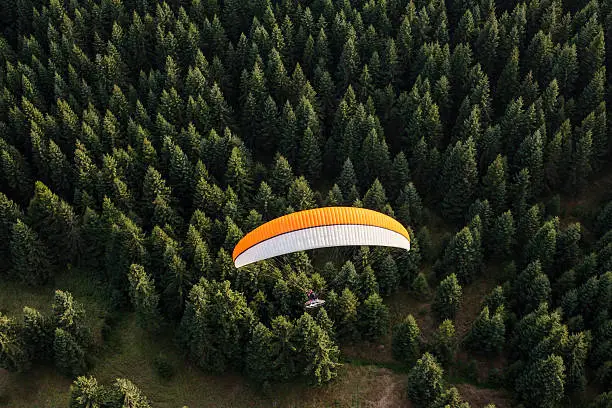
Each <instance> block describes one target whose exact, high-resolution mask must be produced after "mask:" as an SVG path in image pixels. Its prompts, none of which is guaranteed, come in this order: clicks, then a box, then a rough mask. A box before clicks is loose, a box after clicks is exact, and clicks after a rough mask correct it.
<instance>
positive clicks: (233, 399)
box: [0, 314, 406, 408]
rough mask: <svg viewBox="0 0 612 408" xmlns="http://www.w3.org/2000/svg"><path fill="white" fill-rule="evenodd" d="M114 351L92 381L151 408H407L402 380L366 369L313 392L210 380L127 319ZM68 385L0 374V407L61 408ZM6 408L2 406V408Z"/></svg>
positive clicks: (56, 379)
mask: <svg viewBox="0 0 612 408" xmlns="http://www.w3.org/2000/svg"><path fill="white" fill-rule="evenodd" d="M113 333H115V336H116V338H115V339H113V344H114V345H115V347H114V349H113V350H106V351H104V352H102V353H101V354H100V355H99V356H98V360H99V361H98V363H97V364H96V366H95V367H94V368H93V369H92V371H91V373H90V374H92V375H94V376H95V377H96V378H97V379H98V381H99V382H100V383H105V384H106V383H110V382H112V381H114V379H116V378H119V377H125V378H129V379H130V380H131V381H132V382H134V383H135V384H136V385H137V386H138V387H139V388H140V389H141V390H142V391H143V392H144V393H145V394H146V395H147V396H148V397H149V399H150V400H151V402H152V405H153V406H154V407H182V406H184V405H186V406H188V407H191V408H193V407H219V408H223V407H296V408H297V407H338V408H340V407H396V406H397V407H399V406H406V402H405V401H406V397H405V383H406V375H405V374H401V373H399V374H398V373H396V372H394V371H393V370H391V369H388V368H384V367H377V366H372V365H367V364H350V363H349V364H344V365H343V366H342V367H340V369H339V372H338V378H337V379H336V381H334V382H332V383H331V384H328V385H324V386H322V387H318V388H312V387H310V386H308V385H307V384H305V383H302V382H294V383H289V384H282V385H275V386H272V387H271V388H270V389H269V390H267V391H266V392H262V391H261V390H260V389H259V387H257V386H256V385H255V384H252V383H250V382H248V381H246V380H245V379H244V378H243V377H241V376H239V375H236V374H234V375H232V374H224V375H208V374H206V373H204V372H202V371H201V370H200V369H198V368H197V367H195V366H193V365H192V364H190V363H189V362H187V361H185V360H184V359H183V358H182V357H181V356H180V353H179V351H178V350H177V348H176V346H175V345H174V344H173V342H172V340H171V339H170V338H167V337H166V336H152V335H150V334H148V333H146V332H144V331H143V330H141V329H140V328H139V327H138V326H137V324H136V319H135V316H134V315H133V314H129V315H126V316H124V317H123V318H122V319H121V321H120V322H119V323H118V324H117V326H116V327H115V329H114V331H113ZM162 351H163V352H164V353H165V354H166V356H167V357H168V358H169V360H170V361H172V363H173V364H174V366H175V369H176V374H175V376H174V377H172V378H171V379H169V380H163V379H161V378H159V377H158V375H157V373H156V372H155V369H154V366H153V360H154V358H155V356H157V354H158V353H159V352H162ZM70 382H71V381H70V380H69V379H67V378H64V377H62V376H60V375H59V374H57V373H56V372H55V371H54V370H53V369H51V368H39V367H37V368H36V369H35V370H34V372H33V373H28V374H19V375H17V374H9V373H8V372H6V371H0V406H10V407H14V408H26V407H34V406H36V407H40V408H51V407H66V406H67V404H68V400H69V387H70ZM7 404H8V405H7Z"/></svg>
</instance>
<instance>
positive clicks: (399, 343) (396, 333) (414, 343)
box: [392, 314, 422, 366]
mask: <svg viewBox="0 0 612 408" xmlns="http://www.w3.org/2000/svg"><path fill="white" fill-rule="evenodd" d="M421 342H422V341H421V330H420V329H419V326H418V325H417V322H416V320H415V319H414V317H413V316H412V315H411V314H409V315H408V316H406V318H405V319H404V320H403V321H402V322H401V323H398V324H397V325H395V327H394V328H393V340H392V351H393V358H394V359H396V360H398V361H401V362H402V363H405V364H407V365H408V366H412V365H413V364H414V363H415V362H416V360H417V359H418V358H419V356H420V355H421V353H420V350H421Z"/></svg>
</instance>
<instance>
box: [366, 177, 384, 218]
mask: <svg viewBox="0 0 612 408" xmlns="http://www.w3.org/2000/svg"><path fill="white" fill-rule="evenodd" d="M385 204H387V196H386V194H385V189H384V187H383V186H382V184H381V183H380V181H379V180H378V179H375V180H374V182H373V183H372V186H371V187H370V189H369V190H368V191H367V192H366V194H365V196H364V197H363V205H364V206H365V207H366V208H369V209H372V210H376V211H382V210H383V208H384V206H385Z"/></svg>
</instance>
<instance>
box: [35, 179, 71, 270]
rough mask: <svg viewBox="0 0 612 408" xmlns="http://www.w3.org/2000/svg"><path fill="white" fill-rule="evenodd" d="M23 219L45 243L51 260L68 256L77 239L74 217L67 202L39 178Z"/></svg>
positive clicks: (62, 259)
mask: <svg viewBox="0 0 612 408" xmlns="http://www.w3.org/2000/svg"><path fill="white" fill-rule="evenodd" d="M27 219H28V224H29V225H30V226H31V227H32V229H33V230H34V231H36V232H37V233H38V234H39V236H40V237H41V239H44V242H45V243H46V244H47V245H48V247H49V249H50V251H51V254H53V259H54V260H56V261H58V262H68V261H70V260H72V258H73V256H74V255H75V251H76V249H77V245H78V240H79V236H78V234H79V231H78V223H77V217H76V215H75V214H74V210H73V209H72V207H71V206H70V205H69V204H68V203H67V202H65V201H63V200H62V199H60V198H59V197H58V196H57V195H55V194H54V193H53V192H51V190H49V188H48V187H47V186H45V185H44V184H43V183H41V182H39V181H37V182H36V184H35V187H34V197H33V198H32V200H31V201H30V204H29V206H28V211H27ZM51 254H50V255H51Z"/></svg>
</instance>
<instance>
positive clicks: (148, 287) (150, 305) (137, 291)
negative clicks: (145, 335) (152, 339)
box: [128, 264, 160, 329]
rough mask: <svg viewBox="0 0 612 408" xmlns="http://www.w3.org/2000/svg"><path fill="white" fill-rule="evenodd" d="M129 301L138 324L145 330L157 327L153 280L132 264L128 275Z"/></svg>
mask: <svg viewBox="0 0 612 408" xmlns="http://www.w3.org/2000/svg"><path fill="white" fill-rule="evenodd" d="M128 280H129V281H130V299H131V301H132V306H133V307H134V309H135V310H136V315H137V317H138V321H139V323H140V324H141V325H142V327H144V328H147V329H156V328H158V327H159V323H160V316H159V311H158V303H159V295H158V294H157V293H155V285H154V282H153V279H152V278H151V276H150V275H148V274H147V273H146V272H145V270H144V268H143V267H142V266H141V265H137V264H132V265H131V266H130V271H129V273H128Z"/></svg>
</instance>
